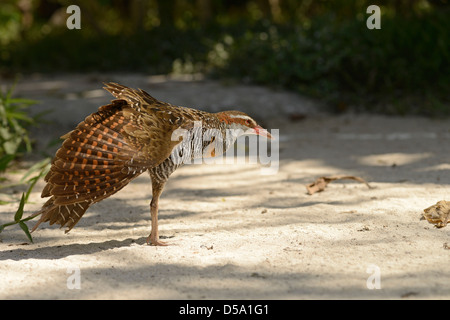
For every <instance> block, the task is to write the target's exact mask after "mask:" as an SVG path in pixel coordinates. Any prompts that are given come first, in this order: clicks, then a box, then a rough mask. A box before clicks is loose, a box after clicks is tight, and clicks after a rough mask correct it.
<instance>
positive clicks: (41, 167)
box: [0, 158, 50, 242]
mask: <svg viewBox="0 0 450 320" xmlns="http://www.w3.org/2000/svg"><path fill="white" fill-rule="evenodd" d="M49 170H50V158H46V159H44V160H42V161H40V162H38V163H36V164H35V165H33V166H32V167H31V168H30V169H29V170H28V171H27V172H26V173H25V175H24V176H23V177H22V179H21V182H22V183H25V184H27V185H28V189H27V191H26V192H23V193H22V197H21V198H20V201H19V207H18V209H17V211H16V213H15V214H14V219H13V221H11V222H8V223H5V224H2V225H0V233H1V232H2V231H3V230H4V229H5V228H6V227H8V226H12V225H15V224H18V225H19V227H20V228H21V229H22V230H23V232H25V234H26V236H27V238H28V240H30V242H33V238H32V237H31V233H30V231H29V230H28V226H27V225H26V224H25V221H28V220H31V219H33V218H35V217H36V216H37V215H36V214H32V215H30V216H28V217H26V218H22V216H23V212H24V207H25V204H26V203H27V202H28V198H29V196H30V194H31V191H32V190H33V188H34V186H35V184H36V182H38V180H39V179H41V178H42V177H44V176H45V175H46V174H47V172H48V171H49ZM36 172H37V175H35V176H33V177H31V178H29V177H30V176H31V175H32V174H34V173H36Z"/></svg>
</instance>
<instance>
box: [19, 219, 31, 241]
mask: <svg viewBox="0 0 450 320" xmlns="http://www.w3.org/2000/svg"><path fill="white" fill-rule="evenodd" d="M19 226H20V227H21V228H22V230H23V232H25V234H26V235H27V237H28V240H30V242H33V238H32V237H31V233H30V231H29V230H28V226H27V225H26V224H25V222H23V221H19Z"/></svg>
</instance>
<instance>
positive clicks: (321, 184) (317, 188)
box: [306, 176, 372, 195]
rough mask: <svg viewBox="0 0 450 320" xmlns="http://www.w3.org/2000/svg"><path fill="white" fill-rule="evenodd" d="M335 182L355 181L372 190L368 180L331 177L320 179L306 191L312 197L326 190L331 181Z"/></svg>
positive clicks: (307, 187) (350, 177)
mask: <svg viewBox="0 0 450 320" xmlns="http://www.w3.org/2000/svg"><path fill="white" fill-rule="evenodd" d="M335 180H355V181H358V182H361V183H364V184H365V185H366V186H367V187H368V188H369V189H372V187H371V186H370V185H369V184H368V183H367V182H366V180H364V179H363V178H360V177H355V176H330V177H320V178H318V179H317V180H316V181H315V182H314V183H311V184H308V185H307V186H306V190H308V194H310V195H311V194H314V193H316V192H321V191H323V190H325V188H326V187H327V185H328V184H329V183H330V182H331V181H335Z"/></svg>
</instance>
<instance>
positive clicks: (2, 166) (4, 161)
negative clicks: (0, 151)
mask: <svg viewBox="0 0 450 320" xmlns="http://www.w3.org/2000/svg"><path fill="white" fill-rule="evenodd" d="M13 159H14V155H13V154H5V155H4V156H3V157H0V171H5V170H6V168H7V167H8V164H9V163H10V162H11V161H12V160H13Z"/></svg>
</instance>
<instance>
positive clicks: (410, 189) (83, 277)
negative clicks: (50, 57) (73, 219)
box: [0, 74, 450, 299]
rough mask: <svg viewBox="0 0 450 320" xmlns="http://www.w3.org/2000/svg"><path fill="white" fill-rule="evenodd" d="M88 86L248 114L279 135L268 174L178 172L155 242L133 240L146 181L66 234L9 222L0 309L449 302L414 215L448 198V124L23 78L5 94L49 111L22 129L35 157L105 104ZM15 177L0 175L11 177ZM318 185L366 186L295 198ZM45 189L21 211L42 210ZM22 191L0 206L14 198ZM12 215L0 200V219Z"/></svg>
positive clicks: (445, 248)
mask: <svg viewBox="0 0 450 320" xmlns="http://www.w3.org/2000/svg"><path fill="white" fill-rule="evenodd" d="M101 81H117V82H120V83H122V84H125V85H129V86H133V87H140V88H142V89H145V90H147V91H149V92H150V93H151V94H153V95H154V96H156V97H157V98H159V99H161V100H163V101H168V102H171V103H174V104H179V105H185V106H194V107H198V108H201V109H205V110H212V111H218V110H225V109H230V108H232V109H240V110H242V111H245V112H248V113H249V114H251V115H255V118H257V119H258V120H260V121H261V120H262V121H261V122H262V123H263V125H264V126H265V127H267V128H269V129H279V162H278V163H277V164H276V163H275V160H274V159H273V162H272V164H273V166H274V168H275V169H276V170H274V172H273V174H261V173H262V171H261V168H262V167H263V166H262V165H261V164H255V163H248V161H247V162H246V163H243V162H244V161H240V163H236V164H234V165H230V164H214V165H211V164H209V165H208V164H204V165H187V166H184V167H183V168H180V169H179V170H178V171H177V172H175V173H174V174H173V176H172V177H171V179H170V180H169V183H168V184H167V187H166V189H165V191H164V193H163V195H162V198H161V200H160V220H159V221H160V235H161V237H162V238H163V240H164V241H166V242H168V243H169V244H170V245H169V246H167V247H154V246H148V245H146V243H145V240H146V237H147V236H148V234H149V232H150V219H149V216H150V214H149V202H150V199H151V184H150V178H149V177H148V175H147V174H143V175H141V176H140V177H139V178H137V179H136V180H134V181H133V182H132V183H130V184H129V185H128V186H127V187H126V188H125V189H123V190H122V191H121V192H119V193H117V194H115V195H114V196H113V197H111V198H109V199H106V200H104V201H102V202H100V203H98V204H96V205H94V206H92V207H91V208H90V209H89V210H88V212H87V213H86V214H85V216H84V217H83V218H82V219H81V221H80V222H79V223H78V225H77V226H76V227H75V228H74V229H73V230H72V231H71V232H70V233H68V234H64V232H63V230H60V229H58V228H57V227H55V226H49V225H48V224H44V225H42V227H41V228H40V229H38V230H37V231H36V232H34V233H33V238H34V243H31V244H30V243H28V242H27V238H26V237H25V235H24V233H23V232H22V230H21V229H20V228H18V227H8V228H6V229H5V230H4V231H3V232H2V233H1V234H0V274H1V275H2V276H1V277H0V299H449V298H450V269H449V268H448V263H449V261H450V250H449V244H450V227H444V228H440V229H438V228H435V227H434V226H433V225H432V224H429V223H428V222H427V221H425V220H421V219H420V218H421V215H422V212H423V209H425V208H427V207H429V206H431V205H433V204H435V203H436V202H438V201H440V200H447V201H448V200H450V198H449V194H450V192H449V191H450V171H449V170H450V161H449V154H450V143H449V142H450V120H448V119H426V118H420V117H385V116H375V115H361V114H359V115H355V114H345V115H339V116H336V115H331V114H327V113H326V112H323V109H322V107H321V106H320V104H318V103H317V102H315V101H312V100H310V99H306V98H304V97H301V96H298V95H296V94H293V93H291V92H285V91H274V90H272V89H268V88H263V87H257V86H250V85H238V84H229V85H223V84H221V83H219V82H214V81H206V80H202V79H199V78H196V77H193V78H192V77H175V78H174V77H165V76H160V77H148V76H144V75H117V74H114V75H102V76H99V75H54V76H45V77H43V76H33V77H25V78H24V79H22V81H21V82H20V84H19V86H18V90H17V93H18V94H20V95H24V96H26V97H28V98H35V99H38V100H40V101H42V104H41V105H40V106H39V107H37V108H36V109H37V110H43V109H46V108H52V109H54V112H53V113H52V114H51V115H50V119H52V120H53V123H50V124H48V125H46V126H44V127H41V128H40V129H38V130H35V132H34V134H33V136H34V137H36V138H39V141H40V143H39V144H38V148H40V149H42V148H43V146H45V145H46V143H47V142H49V141H51V140H53V139H54V138H55V137H58V136H59V135H61V134H63V133H65V132H66V131H68V130H70V129H71V128H72V127H73V126H74V125H76V124H77V123H78V122H79V121H81V120H82V119H83V118H84V117H85V116H86V115H87V114H89V113H91V112H93V111H95V110H96V108H97V107H98V106H100V105H101V104H105V103H107V102H108V101H109V100H110V97H109V96H108V94H107V93H106V92H103V91H102V90H100V88H101ZM293 114H294V115H296V116H292V115H293ZM298 115H300V116H298ZM293 120H295V121H293ZM272 147H274V148H275V147H276V145H273V146H272ZM52 152H54V148H53V149H52ZM37 159H39V156H38V153H36V154H35V155H34V156H32V157H28V158H27V159H26V160H27V161H28V162H25V163H26V164H28V163H31V162H32V161H35V160H37ZM239 159H241V160H244V159H243V158H239ZM24 171H25V169H22V170H17V171H15V172H9V173H8V175H7V177H8V178H9V179H10V180H11V181H16V180H18V179H20V177H21V175H22V174H23V172H24ZM329 175H355V176H360V177H362V178H364V179H366V180H367V181H368V182H369V183H370V184H371V186H372V187H373V188H372V189H369V188H367V186H365V185H364V184H361V183H358V182H355V181H334V182H332V183H330V184H329V185H328V187H327V189H326V190H325V191H323V192H320V193H316V194H313V195H308V194H307V192H306V188H305V185H307V184H309V183H311V182H313V181H314V180H315V179H316V178H318V177H320V176H329ZM43 186H44V184H43V181H40V182H39V183H38V184H37V185H36V187H35V189H34V190H33V192H32V194H31V197H30V203H29V204H27V205H26V206H25V216H27V215H29V214H31V213H33V212H35V211H36V210H38V209H39V208H40V206H41V205H42V204H43V203H44V201H45V200H44V199H41V198H40V192H41V190H42V188H43ZM22 191H24V187H14V188H10V189H9V190H6V194H5V195H3V196H4V197H6V198H7V199H10V200H18V199H19V197H20V193H21V192H22ZM16 207H17V203H12V204H8V205H2V206H0V223H5V222H8V221H10V220H11V219H12V217H13V214H14V212H15V210H16ZM33 224H34V223H33V221H30V222H28V225H29V226H30V227H31V226H33Z"/></svg>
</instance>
